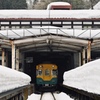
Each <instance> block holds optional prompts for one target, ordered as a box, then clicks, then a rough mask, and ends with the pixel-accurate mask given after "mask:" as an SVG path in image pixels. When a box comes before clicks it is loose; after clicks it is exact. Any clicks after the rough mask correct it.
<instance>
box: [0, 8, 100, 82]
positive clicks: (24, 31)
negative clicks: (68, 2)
mask: <svg viewBox="0 0 100 100" xmlns="http://www.w3.org/2000/svg"><path fill="white" fill-rule="evenodd" d="M59 11H60V10H0V29H1V30H0V54H1V62H0V63H1V64H2V65H4V66H8V67H11V68H12V69H15V70H19V71H23V72H25V73H26V74H28V75H30V76H31V78H32V83H35V74H36V65H37V64H39V63H55V64H57V65H58V73H59V74H58V75H59V76H58V77H59V80H58V81H59V82H62V81H63V73H64V72H65V71H68V70H70V69H73V68H76V67H78V66H81V65H82V64H85V63H87V62H89V61H91V60H94V59H97V58H99V57H100V45H99V42H100V29H99V28H100V11H99V10H61V12H60V14H59ZM8 12H9V13H8Z"/></svg>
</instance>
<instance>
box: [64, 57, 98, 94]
mask: <svg viewBox="0 0 100 100" xmlns="http://www.w3.org/2000/svg"><path fill="white" fill-rule="evenodd" d="M99 76H100V59H98V60H94V61H91V62H89V63H86V64H84V65H82V66H80V67H77V68H75V69H72V70H70V71H68V72H65V73H64V76H63V78H64V82H63V84H64V85H68V86H71V87H74V88H77V89H80V90H84V91H88V92H91V93H95V94H100V77H99Z"/></svg>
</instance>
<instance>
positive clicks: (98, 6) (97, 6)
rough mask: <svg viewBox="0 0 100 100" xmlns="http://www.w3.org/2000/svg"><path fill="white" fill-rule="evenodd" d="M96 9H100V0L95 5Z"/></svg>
mask: <svg viewBox="0 0 100 100" xmlns="http://www.w3.org/2000/svg"><path fill="white" fill-rule="evenodd" d="M93 9H95V10H100V1H99V2H98V3H97V4H96V5H95V6H94V7H93Z"/></svg>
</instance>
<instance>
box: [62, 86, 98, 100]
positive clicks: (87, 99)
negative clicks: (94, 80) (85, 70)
mask: <svg viewBox="0 0 100 100" xmlns="http://www.w3.org/2000/svg"><path fill="white" fill-rule="evenodd" d="M61 91H63V92H65V93H67V94H68V95H70V96H71V97H72V98H74V99H75V100H100V95H99V94H94V93H90V92H87V91H83V90H79V89H76V88H73V87H69V86H66V85H61Z"/></svg>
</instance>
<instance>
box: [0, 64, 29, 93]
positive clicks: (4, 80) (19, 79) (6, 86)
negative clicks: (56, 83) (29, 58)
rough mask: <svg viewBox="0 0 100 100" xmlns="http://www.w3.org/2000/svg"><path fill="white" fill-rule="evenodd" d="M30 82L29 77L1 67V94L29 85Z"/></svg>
mask: <svg viewBox="0 0 100 100" xmlns="http://www.w3.org/2000/svg"><path fill="white" fill-rule="evenodd" d="M30 81H31V78H30V77H29V76H28V75H26V74H24V73H22V72H18V71H16V70H13V69H10V68H7V67H5V66H1V65H0V93H1V92H4V91H7V90H11V89H14V88H18V87H20V86H24V85H28V84H30Z"/></svg>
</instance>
